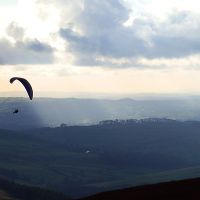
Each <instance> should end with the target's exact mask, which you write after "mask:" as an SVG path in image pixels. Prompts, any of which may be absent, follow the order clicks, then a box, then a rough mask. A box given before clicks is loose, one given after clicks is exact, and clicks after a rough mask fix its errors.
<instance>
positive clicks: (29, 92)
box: [10, 77, 33, 100]
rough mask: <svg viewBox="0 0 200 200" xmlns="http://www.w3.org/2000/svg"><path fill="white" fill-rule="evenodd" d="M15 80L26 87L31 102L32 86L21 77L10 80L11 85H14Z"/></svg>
mask: <svg viewBox="0 0 200 200" xmlns="http://www.w3.org/2000/svg"><path fill="white" fill-rule="evenodd" d="M15 80H18V81H19V82H21V83H22V85H23V86H24V88H25V89H26V91H27V93H28V96H29V98H30V100H32V99H33V89H32V86H31V84H30V83H29V82H28V81H27V80H26V79H24V78H20V77H13V78H11V79H10V83H13V82H14V81H15Z"/></svg>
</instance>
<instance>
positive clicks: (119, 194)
mask: <svg viewBox="0 0 200 200" xmlns="http://www.w3.org/2000/svg"><path fill="white" fill-rule="evenodd" d="M133 199H134V200H173V199H174V200H193V199H195V200H196V199H200V179H199V178H198V179H189V180H182V181H173V182H166V183H160V184H154V185H144V186H138V187H133V188H128V189H123V190H116V191H110V192H104V193H100V194H97V195H94V196H91V197H87V198H83V199H82V200H133Z"/></svg>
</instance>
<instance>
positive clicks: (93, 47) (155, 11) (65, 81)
mask: <svg viewBox="0 0 200 200" xmlns="http://www.w3.org/2000/svg"><path fill="white" fill-rule="evenodd" d="M0 23H1V26H0V93H2V94H3V93H9V92H11V91H14V92H17V91H20V92H21V93H20V94H23V88H22V87H21V85H20V84H18V83H16V84H14V85H11V84H9V79H10V78H11V77H12V76H20V77H24V78H27V79H28V80H29V81H30V82H31V84H32V86H33V89H34V91H35V95H36V96H52V97H64V96H70V95H72V96H73V95H80V94H88V96H92V95H93V96H94V95H96V94H107V95H114V94H117V95H127V96H128V95H131V94H149V93H151V94H160V93H173V94H182V93H183V94H186V93H187V94H188V93H189V94H200V3H199V2H198V1H197V0H190V1H188V0H182V1H181V2H180V0H101V1H99V0H76V1H71V0H48V1H47V0H6V1H5V0H0Z"/></svg>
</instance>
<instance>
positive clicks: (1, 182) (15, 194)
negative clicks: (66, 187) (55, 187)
mask: <svg viewBox="0 0 200 200" xmlns="http://www.w3.org/2000/svg"><path fill="white" fill-rule="evenodd" d="M67 199H68V198H67V197H65V196H64V195H63V194H61V193H59V192H54V191H51V190H47V189H42V188H39V187H31V186H27V185H22V184H17V183H14V182H10V181H7V180H5V179H2V178H0V200H67Z"/></svg>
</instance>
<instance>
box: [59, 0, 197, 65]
mask: <svg viewBox="0 0 200 200" xmlns="http://www.w3.org/2000/svg"><path fill="white" fill-rule="evenodd" d="M129 14H130V12H129V10H128V9H127V8H125V7H124V6H123V4H122V3H121V1H120V0H110V1H108V0H101V1H99V0H93V1H90V0H85V1H84V6H83V9H82V11H80V13H78V14H77V15H76V17H75V18H74V19H73V21H72V22H71V23H70V25H66V26H63V27H62V28H61V29H60V35H61V37H62V38H64V39H65V40H66V42H67V47H66V51H67V52H71V53H72V54H73V55H74V56H75V61H76V64H79V65H104V64H105V65H106V64H108V63H107V62H106V59H105V61H104V62H102V61H101V62H100V61H99V60H97V58H98V57H108V58H114V59H121V58H127V59H129V58H135V59H137V58H140V57H144V58H149V59H153V58H155V59H156V58H158V59H160V58H169V59H171V58H181V57H185V56H189V55H193V54H199V53H200V42H199V41H200V34H199V33H200V28H199V27H200V21H199V19H198V18H199V16H195V15H194V14H193V13H191V12H186V11H184V12H176V13H172V15H171V16H169V17H168V19H167V20H166V21H164V22H160V21H158V20H156V19H154V18H153V17H150V16H147V17H145V16H143V17H142V18H138V19H135V21H134V23H133V25H132V26H128V27H127V26H124V25H123V23H124V22H125V21H126V20H128V17H129ZM77 30H78V31H77ZM195 33H197V34H195Z"/></svg>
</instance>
